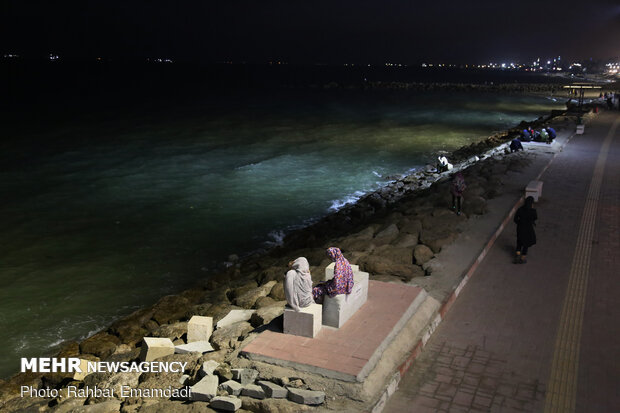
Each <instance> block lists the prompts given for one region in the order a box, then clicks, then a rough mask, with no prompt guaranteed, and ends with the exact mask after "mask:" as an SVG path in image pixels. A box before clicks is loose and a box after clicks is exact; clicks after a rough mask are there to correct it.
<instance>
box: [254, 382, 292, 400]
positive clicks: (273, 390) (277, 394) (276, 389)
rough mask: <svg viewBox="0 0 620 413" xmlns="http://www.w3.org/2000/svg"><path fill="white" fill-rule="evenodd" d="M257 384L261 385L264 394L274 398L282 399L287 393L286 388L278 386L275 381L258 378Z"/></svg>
mask: <svg viewBox="0 0 620 413" xmlns="http://www.w3.org/2000/svg"><path fill="white" fill-rule="evenodd" d="M258 385H259V386H261V387H262V388H263V390H264V392H265V396H267V397H271V398H274V399H284V398H286V395H287V394H288V390H286V389H285V388H284V387H282V386H278V385H277V384H275V383H272V382H270V381H266V380H259V382H258Z"/></svg>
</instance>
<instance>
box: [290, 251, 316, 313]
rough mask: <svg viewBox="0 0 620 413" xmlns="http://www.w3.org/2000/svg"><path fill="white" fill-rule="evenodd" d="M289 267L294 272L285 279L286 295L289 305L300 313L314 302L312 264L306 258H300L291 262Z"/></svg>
mask: <svg viewBox="0 0 620 413" xmlns="http://www.w3.org/2000/svg"><path fill="white" fill-rule="evenodd" d="M289 266H290V267H291V268H292V270H290V271H289V272H287V273H286V276H285V277H284V295H285V296H286V302H287V303H288V305H289V306H291V307H292V308H293V309H294V310H295V311H299V310H301V309H302V308H306V307H308V306H309V305H310V304H312V303H313V302H314V300H313V298H312V277H311V276H310V264H308V260H307V259H306V258H304V257H299V258H297V259H296V260H295V261H292V262H290V263H289Z"/></svg>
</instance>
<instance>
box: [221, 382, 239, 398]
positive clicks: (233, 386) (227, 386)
mask: <svg viewBox="0 0 620 413" xmlns="http://www.w3.org/2000/svg"><path fill="white" fill-rule="evenodd" d="M220 389H222V390H224V391H226V392H227V393H228V394H231V395H233V396H239V395H240V394H241V390H243V386H242V385H241V383H239V382H236V381H234V380H228V381H225V382H224V383H222V384H220Z"/></svg>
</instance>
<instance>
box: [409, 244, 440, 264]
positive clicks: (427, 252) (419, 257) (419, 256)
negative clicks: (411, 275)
mask: <svg viewBox="0 0 620 413" xmlns="http://www.w3.org/2000/svg"><path fill="white" fill-rule="evenodd" d="M434 255H435V254H433V251H432V250H431V249H430V248H429V247H427V246H426V245H423V244H419V245H416V246H415V248H414V249H413V257H414V258H415V263H416V264H417V265H422V264H424V263H425V262H427V261H428V260H430V259H431V258H433V256H434Z"/></svg>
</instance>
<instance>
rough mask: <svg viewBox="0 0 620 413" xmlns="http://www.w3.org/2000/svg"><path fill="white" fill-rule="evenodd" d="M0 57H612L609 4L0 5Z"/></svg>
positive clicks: (613, 18) (616, 35) (614, 33)
mask: <svg viewBox="0 0 620 413" xmlns="http://www.w3.org/2000/svg"><path fill="white" fill-rule="evenodd" d="M1 4H2V9H1V11H2V24H1V25H0V53H1V54H5V53H17V54H20V55H21V56H23V57H26V56H35V55H36V56H45V55H47V53H49V52H54V53H57V54H59V55H61V56H63V57H75V58H78V57H85V58H92V57H97V56H103V57H109V58H144V57H171V58H173V59H176V60H198V61H205V62H212V61H235V62H241V61H246V62H256V63H262V62H267V61H270V60H282V61H286V62H289V63H349V62H350V63H383V62H395V63H420V62H425V61H426V62H436V63H439V62H445V63H488V62H489V61H495V62H499V61H502V60H505V61H509V60H513V59H514V60H517V61H521V62H528V61H530V60H532V59H533V58H535V57H537V56H540V57H543V58H545V57H552V56H554V55H561V56H562V57H563V59H565V61H568V60H576V59H586V58H590V57H592V58H595V59H596V58H609V57H615V56H618V55H620V42H619V40H620V4H619V3H618V1H617V0H588V1H574V0H570V1H559V0H549V1H546V0H538V1H532V0H524V1H523V0H519V1H514V0H513V1H511V2H510V1H497V0H482V1H425V2H420V1H417V2H416V1H405V0H399V1H393V0H383V1H364V0H355V1H354V0H329V1H324V0H313V1H303V2H302V1H296V0H286V1H282V0H264V1H255V0H254V1H245V0H242V1H239V0H229V1H217V2H211V1H197V0H186V1H177V2H173V1H153V0H141V1H132V0H125V1H115V0H107V1H104V0H97V1H92V0H91V1H88V0H86V1H80V2H68V1H50V0H43V1H31V0H14V1H7V0H2V2H1Z"/></svg>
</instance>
